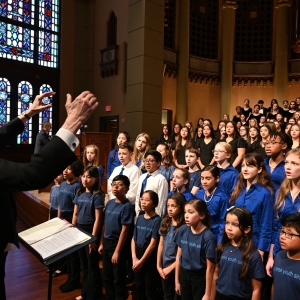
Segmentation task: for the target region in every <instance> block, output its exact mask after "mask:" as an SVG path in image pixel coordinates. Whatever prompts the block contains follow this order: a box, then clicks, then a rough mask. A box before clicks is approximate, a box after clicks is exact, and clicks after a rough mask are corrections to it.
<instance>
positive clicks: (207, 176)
mask: <svg viewBox="0 0 300 300" xmlns="http://www.w3.org/2000/svg"><path fill="white" fill-rule="evenodd" d="M218 181H219V177H217V178H215V177H214V176H213V175H212V174H211V172H210V171H203V172H202V173H201V184H202V186H203V188H204V189H205V190H206V191H208V192H210V193H211V192H212V191H213V190H214V188H215V187H216V183H217V182H218Z"/></svg>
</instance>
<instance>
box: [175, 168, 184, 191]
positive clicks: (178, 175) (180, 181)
mask: <svg viewBox="0 0 300 300" xmlns="http://www.w3.org/2000/svg"><path fill="white" fill-rule="evenodd" d="M172 182H173V185H174V187H175V188H176V189H181V188H182V187H183V186H184V185H186V184H188V180H187V179H184V178H183V176H182V172H181V171H180V170H175V171H174V173H173V180H172Z"/></svg>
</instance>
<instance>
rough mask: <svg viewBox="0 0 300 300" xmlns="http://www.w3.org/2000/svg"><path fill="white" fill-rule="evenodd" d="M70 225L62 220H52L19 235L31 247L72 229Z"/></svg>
mask: <svg viewBox="0 0 300 300" xmlns="http://www.w3.org/2000/svg"><path fill="white" fill-rule="evenodd" d="M70 225H71V224H70V223H69V222H67V221H66V220H61V219H60V218H54V219H51V220H49V221H47V222H45V223H42V224H40V225H37V226H34V227H32V228H30V229H28V230H24V231H22V232H20V233H19V236H20V237H21V238H22V239H23V240H24V241H25V242H26V243H28V244H29V245H32V244H34V243H36V242H38V241H40V240H43V239H45V238H47V237H49V236H51V235H53V234H56V233H58V232H61V231H62V230H65V229H67V228H68V227H70Z"/></svg>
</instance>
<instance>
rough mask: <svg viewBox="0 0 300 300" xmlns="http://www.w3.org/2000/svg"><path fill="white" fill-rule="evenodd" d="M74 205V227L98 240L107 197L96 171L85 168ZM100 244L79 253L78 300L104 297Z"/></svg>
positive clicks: (94, 244)
mask: <svg viewBox="0 0 300 300" xmlns="http://www.w3.org/2000/svg"><path fill="white" fill-rule="evenodd" d="M74 204H75V205H74V214H73V220H72V224H73V225H74V226H76V225H77V226H78V227H79V228H81V229H83V230H85V231H86V232H88V233H90V234H92V235H93V236H96V237H98V235H99V231H100V226H101V223H102V213H103V207H104V194H103V192H102V191H101V188H100V178H99V172H98V169H97V167H94V166H88V167H86V168H85V170H84V173H83V175H82V177H81V184H80V187H79V189H78V191H77V195H76V197H75V199H74ZM97 244H99V243H97V242H94V243H91V244H89V245H88V246H86V247H84V248H81V249H80V250H79V251H78V253H79V257H80V262H81V270H82V290H81V295H80V296H79V297H77V298H76V299H100V298H101V297H102V284H101V274H100V268H99V254H98V251H97V250H98V247H97Z"/></svg>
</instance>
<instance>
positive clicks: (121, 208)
mask: <svg viewBox="0 0 300 300" xmlns="http://www.w3.org/2000/svg"><path fill="white" fill-rule="evenodd" d="M133 217H134V209H133V205H132V204H131V202H130V201H129V200H128V199H126V200H125V201H123V202H116V199H112V200H109V201H108V202H107V204H106V207H105V210H104V225H105V231H104V237H105V238H106V239H110V240H116V239H119V237H120V233H121V231H122V225H129V224H133Z"/></svg>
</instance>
